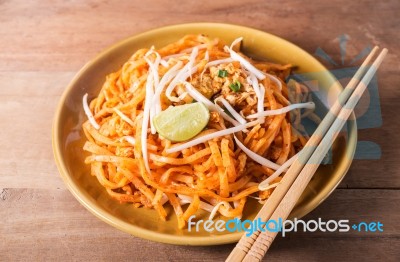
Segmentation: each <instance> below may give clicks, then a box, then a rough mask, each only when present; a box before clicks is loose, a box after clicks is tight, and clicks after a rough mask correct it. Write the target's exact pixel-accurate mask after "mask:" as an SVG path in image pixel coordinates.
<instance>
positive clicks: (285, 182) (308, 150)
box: [226, 47, 387, 261]
mask: <svg viewBox="0 0 400 262" xmlns="http://www.w3.org/2000/svg"><path fill="white" fill-rule="evenodd" d="M376 50H377V47H375V48H374V49H373V50H372V51H371V53H370V54H369V56H368V57H367V58H366V60H365V61H364V63H363V64H362V65H361V67H360V68H359V70H358V71H357V73H356V74H355V75H354V77H353V79H352V80H351V81H350V82H349V84H348V85H347V87H346V89H345V90H344V91H343V92H342V93H341V94H340V96H339V98H338V100H337V101H336V102H335V104H334V105H333V106H332V108H331V109H330V110H329V112H328V114H327V115H326V116H325V118H324V119H323V121H322V122H321V124H320V125H319V127H318V128H317V130H316V131H315V132H314V135H313V136H312V137H311V138H310V140H309V141H308V143H307V144H306V146H305V148H304V149H303V150H302V151H301V153H300V154H299V158H298V159H297V160H296V161H295V162H294V163H293V164H292V166H291V167H290V168H289V170H288V171H287V172H286V174H285V176H284V177H283V179H282V181H281V183H280V185H279V186H278V187H277V188H276V189H275V190H274V192H273V194H272V195H271V197H270V198H268V200H267V202H266V203H265V204H264V206H263V207H262V209H261V210H260V212H259V213H258V215H257V217H256V219H257V218H260V219H261V220H262V221H266V220H268V219H270V217H271V215H272V214H273V212H274V211H275V209H276V208H277V206H278V205H279V203H280V202H281V200H282V199H283V197H284V196H285V194H286V193H287V192H288V190H289V188H290V186H291V185H292V184H293V181H294V180H295V179H296V177H297V176H298V174H299V173H300V171H301V170H302V169H303V167H304V165H305V163H306V162H307V160H308V159H309V158H310V157H311V155H312V154H313V153H314V150H313V149H314V148H316V146H318V144H319V143H320V142H321V139H322V138H323V137H326V136H325V134H326V133H327V131H328V129H329V128H330V127H331V125H332V123H333V122H334V121H335V119H337V116H338V115H339V114H340V112H341V109H342V105H343V104H345V102H347V101H348V100H349V98H350V96H351V95H352V93H353V91H354V87H355V86H356V84H357V82H358V81H359V79H361V77H362V75H363V74H364V72H365V71H366V68H367V65H368V64H369V63H370V61H371V59H372V57H373V56H374V54H375V52H376ZM386 52H387V50H386V51H385V50H384V52H383V53H384V54H386ZM384 54H383V55H382V54H381V55H380V58H378V59H380V62H379V64H380V63H381V61H382V59H383V57H384ZM377 61H378V60H377ZM379 64H378V63H377V62H376V63H374V65H375V69H374V70H375V71H376V68H377V66H376V65H378V66H379ZM372 68H374V67H372ZM374 70H373V71H369V74H368V73H367V74H368V75H369V76H370V77H372V76H373V74H374V72H375V71H374ZM366 76H367V75H366ZM364 80H368V79H367V78H364V79H363V80H362V81H364ZM365 83H366V82H365ZM366 85H367V83H366V84H365V86H366ZM364 90H365V87H364ZM361 93H362V92H361ZM357 101H358V100H357ZM352 103H354V102H352ZM353 108H354V106H353ZM347 111H349V113H348V114H350V113H351V111H352V110H347ZM346 120H347V118H346ZM344 122H345V120H344V121H343V124H344ZM331 133H332V132H331ZM330 141H331V142H333V139H331V140H330ZM328 148H329V147H328ZM324 155H325V154H323V155H322V157H323V156H324ZM315 163H320V161H319V162H315ZM317 166H318V165H317ZM315 169H316V168H315ZM310 178H311V176H310ZM307 183H308V182H307ZM307 183H306V184H305V185H307ZM302 191H303V190H301V192H302ZM301 192H300V193H299V196H300V194H301ZM297 199H298V197H297V198H296V199H295V200H296V201H293V202H294V203H293V206H294V204H295V203H296V202H297ZM292 208H293V207H292ZM290 211H291V209H290ZM290 211H289V213H290ZM289 213H288V214H289ZM286 217H287V216H286ZM286 217H285V218H286ZM259 235H260V231H257V232H255V233H254V234H252V235H251V236H250V237H247V236H245V235H243V237H242V238H241V239H240V241H239V242H238V244H237V245H236V247H235V248H234V250H233V251H232V252H231V254H230V255H229V257H228V258H227V260H226V261H242V259H243V258H244V257H245V256H246V254H247V252H249V250H250V249H251V248H252V246H253V244H254V242H255V241H256V240H257V237H258V236H259ZM260 237H261V238H260V239H259V241H258V242H257V243H258V245H261V243H264V242H265V241H268V238H266V236H265V235H264V234H262V236H260ZM273 239H274V237H273V238H271V240H273ZM271 242H272V241H271ZM258 245H257V246H254V247H253V250H252V252H251V253H250V256H251V254H253V257H254V256H255V257H256V258H257V257H258V258H260V257H261V258H262V256H263V254H264V253H265V252H266V251H267V249H268V247H269V244H268V243H267V245H265V244H263V246H267V247H266V248H262V247H259V246H258ZM257 248H258V249H259V250H260V252H257V251H255V250H258V249H257ZM263 250H265V252H264V251H263ZM258 253H261V254H259V255H258V256H257V255H256V254H258ZM247 257H248V258H249V256H247Z"/></svg>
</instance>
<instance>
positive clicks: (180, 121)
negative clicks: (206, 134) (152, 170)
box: [153, 102, 210, 142]
mask: <svg viewBox="0 0 400 262" xmlns="http://www.w3.org/2000/svg"><path fill="white" fill-rule="evenodd" d="M209 119H210V112H209V111H208V109H207V107H206V106H205V105H204V104H203V103H200V102H196V103H191V104H185V105H180V106H174V107H170V108H168V109H167V110H165V111H162V112H161V113H160V114H158V115H156V116H155V117H154V118H153V124H154V127H155V128H156V130H157V132H158V133H159V134H160V135H162V136H163V137H165V138H167V139H169V140H171V141H174V142H181V141H185V140H188V139H190V138H192V137H194V136H196V135H197V134H198V133H200V132H201V130H203V128H204V127H205V126H206V125H207V123H208V120H209Z"/></svg>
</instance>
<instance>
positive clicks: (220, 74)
mask: <svg viewBox="0 0 400 262" xmlns="http://www.w3.org/2000/svg"><path fill="white" fill-rule="evenodd" d="M218 76H219V77H227V76H228V71H226V70H224V69H222V70H221V69H220V70H218Z"/></svg>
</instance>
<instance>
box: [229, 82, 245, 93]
mask: <svg viewBox="0 0 400 262" xmlns="http://www.w3.org/2000/svg"><path fill="white" fill-rule="evenodd" d="M241 86H242V84H241V83H240V82H239V81H237V80H236V81H235V82H233V83H232V84H230V85H229V87H230V88H231V89H232V91H233V92H239V90H240V87H241Z"/></svg>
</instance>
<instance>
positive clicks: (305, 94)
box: [53, 23, 357, 245]
mask: <svg viewBox="0 0 400 262" xmlns="http://www.w3.org/2000/svg"><path fill="white" fill-rule="evenodd" d="M299 76H300V77H299ZM341 89H342V87H341V86H340V84H339V83H338V81H337V80H336V79H335V78H334V77H333V76H332V75H331V74H330V73H329V71H328V70H327V69H326V68H324V67H323V66H322V65H321V64H320V63H319V62H318V61H317V60H316V59H315V58H313V57H312V56H311V55H310V54H308V53H307V52H305V51H304V50H302V49H301V48H299V47H297V46H296V45H294V44H292V43H290V42H288V41H286V40H283V39H281V38H279V37H276V36H273V35H271V34H268V33H265V32H262V31H258V30H255V29H251V28H247V27H242V26H236V25H228V24H217V23H195V24H182V25H175V26H168V27H163V28H159V29H155V30H151V31H148V32H145V33H141V34H138V35H136V36H133V37H130V38H128V39H126V40H124V41H122V42H119V43H117V44H115V45H114V46H112V47H110V48H108V49H107V50H105V51H103V52H102V53H101V54H99V55H98V56H97V57H96V58H95V59H94V60H92V61H90V62H89V63H87V64H86V65H85V66H84V67H83V68H82V69H81V70H80V71H79V73H78V74H77V75H76V76H75V78H74V79H73V80H72V82H71V83H70V84H69V85H68V87H67V88H66V90H65V92H64V94H63V95H62V97H61V100H60V103H59V106H58V108H57V111H56V115H55V120H54V124H53V150H54V155H55V159H56V163H57V166H58V169H59V171H60V174H61V176H62V178H63V180H64V182H65V183H66V185H67V187H68V189H69V190H70V191H71V193H72V194H73V195H74V196H75V197H76V198H77V200H78V201H79V202H80V203H81V204H82V205H83V206H85V207H86V208H87V209H88V210H89V211H91V212H92V213H93V214H94V215H96V216H97V217H99V218H100V219H102V220H103V221H105V222H107V223H108V224H110V225H112V226H114V227H116V228H118V229H120V230H122V231H125V232H127V233H130V234H132V235H135V236H138V237H142V238H146V239H150V240H154V241H159V242H164V243H172V244H181V245H216V244H224V243H232V242H235V241H237V240H238V239H239V238H240V237H241V235H242V234H243V232H228V231H226V230H225V231H223V232H218V231H215V230H214V231H212V232H209V231H206V230H205V229H204V228H202V227H200V229H199V230H197V231H196V230H193V229H192V228H190V227H188V220H189V219H190V218H192V219H193V220H194V221H196V220H197V221H198V220H201V219H203V220H207V219H210V220H217V219H218V220H224V221H228V220H230V219H235V218H237V219H241V220H242V221H244V220H248V219H250V220H251V219H253V218H254V217H255V215H256V214H257V212H258V210H259V209H260V208H261V204H262V203H264V202H265V201H266V200H267V199H268V197H269V196H270V195H271V194H272V193H273V190H274V188H275V187H277V186H279V181H280V179H281V178H282V177H283V176H284V174H285V170H286V169H287V168H288V167H289V166H290V164H291V163H292V162H293V160H294V159H295V158H296V157H297V154H298V153H299V152H300V151H301V150H302V148H303V147H304V145H305V143H306V142H307V140H308V138H309V136H310V135H311V134H312V130H313V128H314V129H315V127H316V126H317V125H318V123H319V121H320V119H321V118H322V117H323V116H324V115H323V114H324V112H326V107H329V100H330V99H329V98H330V97H335V96H337V95H338V93H339V92H340V90H341ZM356 140H357V133H356V124H355V121H354V116H353V119H351V120H350V121H349V122H348V124H347V125H346V130H345V131H344V132H343V134H342V135H341V136H339V138H338V139H337V141H336V142H335V144H334V145H333V147H332V149H331V152H330V154H328V156H327V160H326V161H325V162H326V163H325V164H324V165H321V166H320V168H319V169H318V171H317V173H316V174H315V176H314V178H313V179H312V181H311V182H310V184H309V185H308V187H307V188H306V190H305V192H304V193H303V195H302V197H301V198H300V199H299V201H298V203H297V204H296V207H295V208H294V210H293V212H292V214H291V217H302V216H304V215H306V214H307V213H309V212H310V211H312V210H313V209H314V208H315V207H316V206H318V205H319V204H320V203H321V202H322V201H323V200H324V199H325V198H326V197H327V196H328V195H329V194H330V193H331V192H332V191H333V190H334V189H335V187H336V186H337V185H338V183H339V182H340V181H341V180H342V178H343V177H344V175H345V174H346V172H347V170H348V168H349V166H350V164H351V161H352V157H353V155H354V152H355V146H356Z"/></svg>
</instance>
